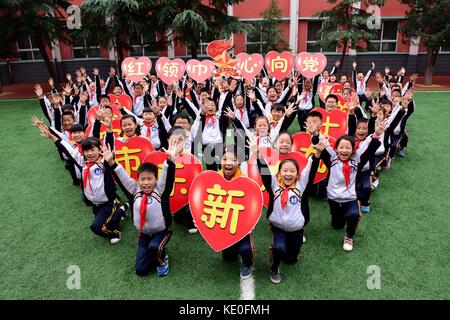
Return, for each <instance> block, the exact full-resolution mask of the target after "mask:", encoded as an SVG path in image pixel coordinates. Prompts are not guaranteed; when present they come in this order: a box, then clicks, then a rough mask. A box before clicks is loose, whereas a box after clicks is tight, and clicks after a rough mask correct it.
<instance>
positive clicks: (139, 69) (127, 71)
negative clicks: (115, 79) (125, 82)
mask: <svg viewBox="0 0 450 320" xmlns="http://www.w3.org/2000/svg"><path fill="white" fill-rule="evenodd" d="M151 69H152V62H151V60H150V59H149V58H147V57H140V58H138V59H135V58H132V57H128V58H126V59H125V60H123V62H122V74H124V75H125V76H126V77H127V78H128V79H130V80H131V81H133V82H139V81H141V80H142V79H143V78H144V77H145V76H146V75H147V74H149V73H150V70H151Z"/></svg>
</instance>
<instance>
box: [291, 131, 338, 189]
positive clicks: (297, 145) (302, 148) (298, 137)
mask: <svg viewBox="0 0 450 320" xmlns="http://www.w3.org/2000/svg"><path fill="white" fill-rule="evenodd" d="M328 141H329V142H330V145H331V147H332V148H334V144H335V143H336V139H334V138H333V137H329V138H328ZM292 150H295V151H298V152H300V153H301V154H303V155H304V157H305V158H308V157H309V156H310V155H312V154H313V153H314V152H315V149H314V148H313V145H312V143H311V135H310V134H309V133H307V132H299V133H296V134H294V135H293V136H292ZM327 176H328V168H327V166H326V165H325V164H324V163H323V161H322V160H320V162H319V167H318V168H317V173H316V175H315V177H314V183H319V182H320V181H322V180H325V179H326V178H327Z"/></svg>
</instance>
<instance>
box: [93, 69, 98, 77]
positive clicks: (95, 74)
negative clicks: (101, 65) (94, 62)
mask: <svg viewBox="0 0 450 320" xmlns="http://www.w3.org/2000/svg"><path fill="white" fill-rule="evenodd" d="M92 73H93V74H94V76H98V75H99V71H98V68H94V69H92Z"/></svg>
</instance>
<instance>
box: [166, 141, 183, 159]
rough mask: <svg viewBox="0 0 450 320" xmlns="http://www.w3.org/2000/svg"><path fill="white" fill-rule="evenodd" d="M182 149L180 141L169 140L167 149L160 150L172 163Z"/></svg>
mask: <svg viewBox="0 0 450 320" xmlns="http://www.w3.org/2000/svg"><path fill="white" fill-rule="evenodd" d="M182 148H183V143H182V141H179V140H177V139H169V147H168V149H164V148H162V149H161V150H162V151H163V152H164V153H165V154H167V156H168V158H169V160H170V161H172V162H174V161H175V159H176V157H177V155H178V154H179V153H180V152H181V150H182Z"/></svg>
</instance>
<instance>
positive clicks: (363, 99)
mask: <svg viewBox="0 0 450 320" xmlns="http://www.w3.org/2000/svg"><path fill="white" fill-rule="evenodd" d="M358 98H359V105H360V106H361V107H362V106H363V102H365V106H364V107H365V108H364V109H366V111H370V109H369V99H367V97H366V95H365V94H362V95H359V94H358Z"/></svg>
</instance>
